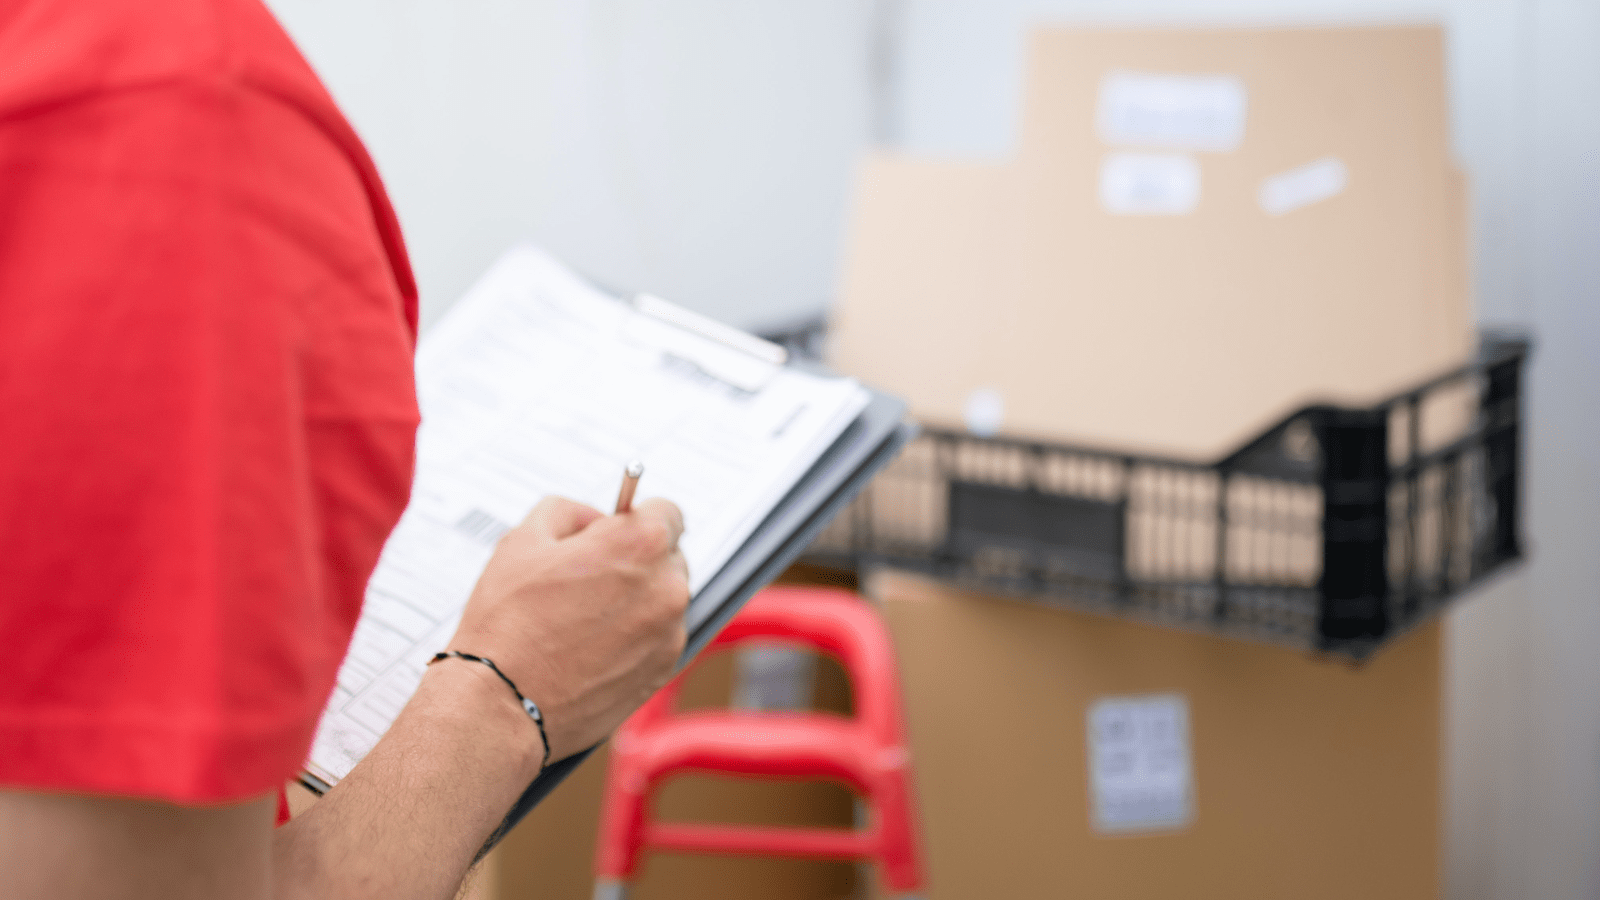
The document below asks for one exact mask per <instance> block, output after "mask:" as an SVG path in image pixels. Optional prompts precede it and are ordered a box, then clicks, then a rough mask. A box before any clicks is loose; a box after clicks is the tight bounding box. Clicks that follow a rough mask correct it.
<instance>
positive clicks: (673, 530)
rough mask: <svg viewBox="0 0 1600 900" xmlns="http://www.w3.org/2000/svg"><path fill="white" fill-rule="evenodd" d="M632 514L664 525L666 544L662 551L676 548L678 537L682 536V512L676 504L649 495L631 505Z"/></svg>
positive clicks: (670, 550)
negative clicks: (645, 498) (648, 497)
mask: <svg viewBox="0 0 1600 900" xmlns="http://www.w3.org/2000/svg"><path fill="white" fill-rule="evenodd" d="M633 514H634V515H637V516H639V518H641V519H644V520H651V519H654V520H656V521H659V522H660V523H661V524H662V525H665V526H666V539H667V540H666V546H665V547H662V548H661V550H662V552H672V551H675V550H677V549H678V539H679V538H681V537H683V512H682V511H681V510H679V509H678V506H677V504H675V503H673V502H672V501H670V500H663V499H661V498H660V497H651V498H650V499H649V500H645V501H643V502H642V503H639V504H636V505H635V506H634V507H633Z"/></svg>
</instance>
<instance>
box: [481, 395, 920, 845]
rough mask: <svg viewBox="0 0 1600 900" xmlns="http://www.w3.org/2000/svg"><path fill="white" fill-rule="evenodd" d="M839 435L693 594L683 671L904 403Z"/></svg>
mask: <svg viewBox="0 0 1600 900" xmlns="http://www.w3.org/2000/svg"><path fill="white" fill-rule="evenodd" d="M872 394H873V396H872V400H871V402H870V403H869V404H868V405H867V408H866V409H865V410H863V411H862V413H861V415H860V417H858V418H857V419H856V421H855V422H854V423H852V424H851V425H850V426H849V427H848V428H847V429H845V432H844V434H842V435H840V436H839V439H838V440H837V441H835V442H834V444H833V446H832V447H830V448H829V449H828V451H827V452H825V453H824V454H823V455H822V456H821V457H820V458H819V459H818V460H817V462H816V464H815V465H813V466H812V468H811V470H810V471H808V472H807V473H806V474H805V476H803V477H802V478H801V479H800V482H799V483H798V484H796V485H795V487H794V488H793V489H792V490H791V491H790V492H789V494H788V495H787V496H786V497H784V499H783V500H782V501H781V502H780V503H779V504H778V506H777V507H776V508H774V509H773V511H772V513H771V514H770V515H769V516H768V517H767V519H766V520H765V521H763V522H762V523H761V526H760V527H759V528H758V529H756V533H755V534H753V535H751V537H750V539H749V540H747V541H746V542H745V544H744V545H743V546H742V547H740V549H739V552H738V553H737V554H736V555H735V556H734V558H733V559H732V560H731V561H730V562H729V563H728V564H727V565H726V566H724V567H723V568H722V570H721V571H720V572H718V573H717V575H716V577H714V578H713V579H712V580H711V581H710V583H708V584H707V585H706V586H705V587H704V588H702V589H701V591H700V593H699V594H696V595H695V597H694V599H693V600H692V601H691V602H690V604H689V610H688V614H687V617H688V630H689V639H688V642H687V643H686V645H685V646H684V650H683V655H682V656H681V657H680V658H679V660H678V669H679V670H680V671H681V670H682V669H683V668H684V667H685V666H687V665H688V664H689V663H690V662H691V661H693V659H694V658H695V657H696V656H698V655H699V653H700V651H702V650H704V649H705V648H706V646H707V645H708V644H710V643H711V640H712V639H713V638H715V637H716V636H717V633H718V632H720V631H721V630H722V629H723V627H724V626H726V625H727V624H728V622H730V621H732V619H733V617H734V616H736V615H738V613H739V610H741V609H743V608H744V604H745V602H746V601H748V600H749V599H750V598H751V597H753V596H754V595H755V594H756V592H758V591H759V590H761V589H762V588H763V587H766V586H767V584H769V583H770V582H771V581H772V580H773V579H775V578H777V577H778V576H779V575H780V574H782V573H783V570H784V569H787V568H788V567H789V565H790V564H791V563H793V562H794V561H795V559H796V558H798V557H799V556H800V554H801V553H803V552H804V551H805V549H806V548H807V547H808V546H810V545H811V542H812V541H814V540H815V539H816V537H817V535H818V534H820V533H821V532H822V529H823V528H825V527H827V525H828V523H829V522H830V521H832V520H833V518H834V516H837V515H838V514H839V513H840V512H842V511H843V510H844V508H845V507H846V506H848V505H849V503H850V501H851V500H853V499H855V497H856V495H857V494H859V493H860V492H861V490H862V489H863V488H865V487H866V486H867V483H868V482H870V481H871V480H872V477H873V476H874V475H876V474H877V473H878V471H879V470H881V469H882V468H883V467H884V466H886V465H888V464H889V463H890V462H891V461H893V460H894V458H895V457H896V456H898V455H899V454H900V451H901V450H902V449H903V448H904V447H905V445H906V443H907V442H909V441H910V440H911V439H912V438H913V437H915V436H916V434H917V426H916V425H915V424H913V423H911V422H908V421H906V419H905V411H906V406H905V403H904V401H902V400H900V399H898V398H895V397H892V396H890V395H888V394H883V393H880V392H877V391H873V392H872ZM593 752H594V748H592V747H591V748H590V749H588V750H584V751H583V752H581V753H578V754H576V755H574V756H569V757H567V758H566V759H562V760H558V761H556V762H553V763H551V764H550V766H549V767H548V768H546V769H545V770H544V771H543V772H541V773H539V777H538V778H536V779H534V781H533V784H530V785H529V786H528V789H527V790H525V791H523V792H522V796H520V797H518V798H517V802H516V803H515V804H514V805H513V806H512V807H511V811H510V812H509V813H507V814H506V817H505V819H504V820H503V821H502V822H501V823H500V826H499V827H498V828H496V829H495V830H494V833H493V834H491V835H490V836H489V840H488V841H487V842H485V844H484V846H483V849H482V850H480V851H479V853H478V857H479V858H480V859H481V858H482V857H483V855H484V854H486V853H488V852H489V851H490V850H492V849H494V847H495V845H496V844H498V843H500V841H501V839H503V838H504V837H505V836H506V835H507V834H508V833H509V832H510V831H511V829H512V828H514V827H515V826H516V824H517V823H518V822H520V821H522V818H523V817H524V816H526V815H527V814H528V813H529V812H530V811H531V810H532V809H533V808H534V807H535V806H537V805H539V801H541V800H543V799H544V798H545V797H546V796H548V795H549V794H550V792H551V791H553V790H555V788H556V786H557V785H559V784H560V783H561V782H562V781H564V780H566V778H567V776H568V775H570V774H572V772H573V771H574V770H576V769H577V768H578V766H580V765H582V764H583V762H584V760H586V759H588V758H589V754H591V753H593Z"/></svg>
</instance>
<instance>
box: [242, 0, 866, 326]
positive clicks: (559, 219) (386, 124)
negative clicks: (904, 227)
mask: <svg viewBox="0 0 1600 900" xmlns="http://www.w3.org/2000/svg"><path fill="white" fill-rule="evenodd" d="M269 4H270V5H271V7H272V8H273V10H274V12H276V13H277V14H278V16H279V18H280V19H281V20H282V21H283V23H284V25H285V27H286V28H287V29H288V30H289V32H290V33H291V34H292V35H293V36H294V37H295V39H296V40H297V41H298V42H299V43H300V46H301V48H302V50H304V51H305V53H306V55H307V57H309V58H310V60H311V61H312V63H313V65H314V66H315V67H316V68H317V70H318V72H319V73H320V74H321V75H322V76H323V79H324V81H325V82H326V83H327V84H328V86H329V89H330V90H331V91H332V92H333V94H334V96H335V98H336V99H337V100H338V101H339V102H340V104H341V105H342V106H343V107H344V109H345V112H346V115H347V116H348V117H349V118H350V119H351V121H352V123H353V124H354V125H355V127H356V130H357V131H359V132H360V133H361V135H362V137H363V138H364V139H365V140H366V142H367V144H368V147H369V148H370V149H371V151H372V154H373V156H374V157H375V158H376V160H377V163H378V167H379V169H380V171H382V173H383V175H384V179H385V181H386V183H387V184H388V187H389V191H390V193H391V195H392V197H393V200H394V203H395V206H396V207H397V209H398V210H399V214H400V219H401V224H402V225H403V227H404V229H405V232H406V236H407V242H408V244H409V246H410V249H411V252H412V261H413V264H414V266H415V268H416V271H417V278H418V281H419V282H420V285H421V289H422V299H423V319H424V322H425V323H428V322H432V321H433V320H434V319H436V318H437V317H438V315H439V314H440V313H441V312H442V311H443V310H444V309H445V308H446V307H447V306H448V305H449V304H450V303H451V302H453V301H454V300H455V299H456V298H457V297H459V296H460V294H461V293H462V292H463V291H464V290H465V289H466V288H467V287H468V286H469V285H470V284H471V283H472V281H473V280H474V279H475V278H476V277H477V276H478V275H479V274H480V273H482V271H483V270H484V269H485V268H486V267H487V266H488V264H489V262H490V261H491V260H492V259H493V258H494V257H495V256H496V255H498V254H499V253H500V252H501V251H502V250H504V249H505V248H506V247H507V246H508V245H510V244H511V243H512V242H514V241H516V240H519V239H528V238H531V239H533V240H536V241H538V242H540V243H542V244H544V245H545V246H547V247H549V248H550V249H551V250H553V251H554V252H555V253H556V254H557V255H559V256H561V257H563V258H565V259H566V260H567V261H568V262H570V263H571V264H573V265H574V266H577V267H579V268H580V269H582V270H583V271H585V272H586V273H588V274H590V275H591V276H593V277H596V278H598V279H600V280H601V281H603V282H605V283H608V284H611V285H615V286H617V287H619V288H624V289H629V290H643V289H649V290H651V291H652V292H654V293H657V294H659V295H661V296H663V297H666V298H668V299H670V300H674V301H676V302H679V303H682V304H684V305H686V306H690V307H692V308H695V309H698V310H700V311H702V312H705V313H707V314H710V315H713V316H716V317H718V318H722V319H725V320H728V321H730V322H733V323H736V324H739V325H744V326H747V327H765V326H769V325H773V324H784V323H787V322H789V321H792V320H795V319H798V318H803V317H805V316H809V315H815V314H817V313H818V312H820V310H821V309H822V308H823V307H824V306H825V304H826V303H827V301H828V298H829V297H830V296H831V292H832V286H833V272H834V268H835V260H836V257H837V256H838V252H839V246H838V242H839V235H840V229H841V224H842V222H843V218H844V215H845V211H846V204H847V202H848V191H849V183H850V178H849V173H850V170H851V167H852V166H853V165H854V162H855V159H856V157H857V153H858V150H859V147H860V145H861V142H862V141H863V140H864V138H865V135H866V133H867V129H868V128H869V127H870V114H869V110H868V96H869V90H868V84H869V82H870V80H871V77H872V73H871V70H870V53H869V49H870V48H869V42H868V35H869V33H870V31H871V29H870V24H871V22H872V17H873V10H874V7H873V4H872V2H871V0H806V2H803V3H802V2H789V0H674V2H671V3H660V2H656V3H652V2H647V0H543V2H534V0H269Z"/></svg>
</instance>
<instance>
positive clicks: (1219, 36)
mask: <svg viewBox="0 0 1600 900" xmlns="http://www.w3.org/2000/svg"><path fill="white" fill-rule="evenodd" d="M1115 70H1131V71H1138V72H1151V73H1168V74H1194V75H1230V76H1233V77H1236V78H1238V79H1239V80H1240V81H1241V82H1242V83H1243V84H1244V87H1245V89H1246V91H1247V94H1248V103H1249V107H1248V116H1247V120H1246V126H1245V131H1244V137H1243V140H1242V142H1241V143H1240V144H1239V146H1238V147H1237V148H1236V149H1234V150H1230V151H1222V152H1213V151H1195V152H1186V151H1172V150H1165V149H1159V148H1154V149H1153V148H1145V147H1133V146H1129V147H1120V146H1112V145H1108V144H1107V143H1105V142H1103V141H1102V140H1101V138H1100V137H1099V136H1098V135H1097V132H1096V129H1095V116H1096V108H1097V104H1098V98H1099V90H1100V84H1101V79H1102V77H1103V76H1105V75H1106V74H1107V73H1108V72H1111V71H1115ZM1442 72H1443V61H1442V51H1441V43H1440V37H1439V34H1438V32H1437V31H1436V30H1435V29H1430V28H1370V29H1319V30H1287V31H1270V30H1226V31H1150V30H1141V31H1101V30H1062V29H1053V30H1045V31H1042V32H1040V33H1039V34H1038V35H1037V36H1036V38H1035V40H1034V41H1033V43H1032V52H1031V65H1030V74H1029V78H1028V86H1027V98H1026V104H1025V111H1024V126H1023V131H1024V137H1023V141H1022V145H1021V148H1020V151H1019V155H1018V159H1017V160H1016V161H1015V162H1013V163H1009V164H1006V165H997V166H981V165H965V166H963V165H957V164H950V163H945V164H935V163H928V162H919V161H912V160H906V159H895V158H878V159H874V160H871V161H869V162H868V163H867V164H866V165H865V166H864V167H863V169H862V173H861V177H860V189H859V193H858V196H857V207H856V218H855V223H854V226H853V232H852V237H851V242H850V248H849V252H848V255H847V262H846V267H845V275H844V278H843V285H842V288H841V298H840V302H839V305H838V309H837V311H836V323H835V326H834V329H833V348H834V353H833V357H834V362H835V364H836V365H837V366H838V367H839V368H841V369H842V370H843V371H846V372H849V373H851V374H856V375H859V376H861V377H862V378H864V379H865V380H868V381H870V382H872V383H874V384H877V385H879V386H881V387H884V388H886V389H889V390H892V391H897V392H901V393H904V394H905V395H906V396H908V397H909V399H910V400H911V402H912V405H913V410H914V412H916V413H917V414H918V415H919V416H921V417H923V418H925V419H927V420H929V421H932V422H937V423H940V424H946V425H956V426H959V425H960V424H961V423H962V411H963V407H964V404H965V402H966V399H967V397H968V395H969V394H970V392H971V391H972V390H974V389H976V388H992V389H995V390H998V391H999V392H1000V393H1001V395H1002V396H1003V397H1004V401H1005V410H1006V411H1005V419H1004V426H1003V429H1002V430H1003V431H1005V432H1008V433H1012V434H1021V435H1028V436H1038V437H1045V438H1049V439H1056V440H1064V441H1072V442H1080V443H1088V444H1091V445H1100V446H1111V447H1117V448H1128V449H1134V450H1147V451H1154V452H1160V453H1168V454H1175V455H1179V456H1185V457H1190V458H1197V459H1211V458H1216V457H1218V456H1220V455H1222V454H1224V453H1226V452H1228V451H1229V450H1231V449H1233V448H1234V447H1236V446H1237V445H1239V444H1241V443H1242V442H1244V441H1245V440H1247V439H1249V438H1250V437H1252V436H1253V435H1254V434H1256V433H1257V432H1259V430H1261V429H1262V428H1264V427H1265V426H1266V425H1268V424H1270V423H1271V422H1272V421H1274V420H1276V419H1277V418H1279V417H1280V416H1282V415H1283V414H1284V413H1286V412H1288V411H1290V410H1291V409H1292V408H1294V407H1296V406H1299V405H1301V404H1303V403H1306V402H1312V401H1320V400H1334V401H1342V402H1351V403H1366V402H1371V401H1373V400H1376V399H1379V398H1381V397H1383V396H1384V395H1386V394H1388V393H1391V392H1393V391H1396V390H1400V389H1402V388H1404V387H1406V386H1408V385H1410V384H1412V383H1414V382H1416V381H1419V380H1421V379H1423V378H1425V377H1427V376H1429V375H1432V374H1434V373H1436V372H1438V371H1440V370H1442V369H1445V368H1448V367H1450V366H1453V365H1456V364H1458V363H1460V362H1461V361H1463V360H1464V359H1465V358H1466V357H1467V356H1468V355H1469V353H1470V351H1471V347H1472V340H1473V338H1472V334H1471V324H1470V323H1471V310H1470V306H1469V304H1468V299H1467V296H1466V293H1465V285H1466V273H1465V265H1464V261H1465V230H1464V229H1465V209H1464V201H1463V191H1462V189H1461V185H1460V176H1459V174H1458V172H1457V171H1456V170H1455V168H1454V167H1453V165H1452V164H1451V162H1450V158H1449V154H1448V150H1447V145H1446V138H1447V130H1446V117H1445V110H1446V97H1445V92H1444V86H1443V82H1442ZM1119 151H1136V152H1161V153H1172V152H1179V153H1184V155H1187V156H1189V157H1191V158H1193V159H1194V160H1195V161H1196V163H1197V165H1198V167H1199V171H1200V180H1201V189H1200V199H1199V202H1198V205H1197V206H1196V207H1195V209H1194V211H1193V212H1191V213H1188V214H1184V215H1172V216H1149V215H1141V216H1131V215H1113V214H1111V213H1109V212H1107V211H1106V210H1105V209H1104V208H1103V207H1102V206H1101V203H1100V200H1099V195H1098V185H1099V177H1100V167H1101V164H1102V161H1103V160H1104V159H1105V158H1106V157H1107V155H1108V154H1110V153H1114V152H1119ZM1326 157H1337V158H1338V159H1340V160H1342V161H1343V162H1344V164H1345V166H1346V168H1347V170H1348V172H1349V182H1348V186H1347V187H1346V189H1345V190H1344V191H1343V192H1342V193H1340V194H1338V195H1336V196H1334V197H1332V198H1330V199H1327V200H1323V201H1321V202H1318V203H1315V204H1312V205H1309V206H1306V207H1303V208H1300V209H1297V210H1293V211H1291V212H1288V213H1286V214H1283V215H1281V216H1271V215H1268V214H1267V213H1266V212H1264V211H1263V210H1262V208H1261V207H1260V205H1259V203H1258V200H1257V194H1258V190H1259V188H1260V186H1261V183H1262V182H1263V181H1264V180H1265V179H1267V178H1269V177H1272V176H1275V175H1278V174H1281V173H1283V172H1285V171H1287V170H1290V169H1294V168H1296V167H1299V166H1302V165H1305V164H1307V163H1311V162H1313V161H1315V160H1319V159H1323V158H1326Z"/></svg>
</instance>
